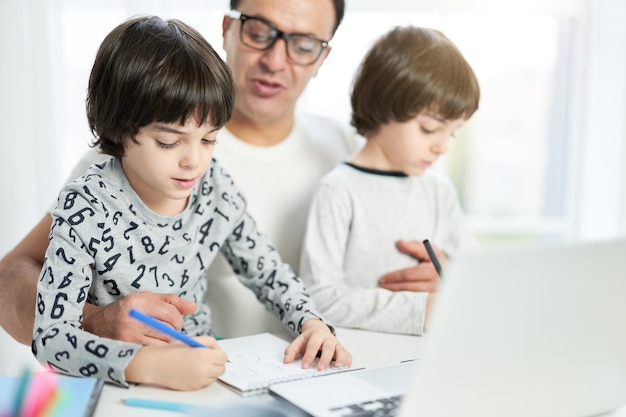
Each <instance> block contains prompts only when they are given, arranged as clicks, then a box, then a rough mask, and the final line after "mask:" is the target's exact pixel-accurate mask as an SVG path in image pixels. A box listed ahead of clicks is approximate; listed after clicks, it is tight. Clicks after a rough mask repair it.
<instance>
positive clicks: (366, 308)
mask: <svg viewBox="0 0 626 417" xmlns="http://www.w3.org/2000/svg"><path fill="white" fill-rule="evenodd" d="M399 239H403V240H419V241H421V240H423V239H429V240H430V241H431V242H432V243H433V244H435V245H437V246H438V247H439V248H440V249H441V250H442V251H443V252H444V253H445V254H446V255H447V256H448V257H453V256H454V255H455V254H456V253H457V252H458V251H459V250H461V249H465V248H470V247H472V246H475V245H476V240H475V238H474V236H473V234H472V233H471V231H470V230H469V228H468V226H467V224H466V222H465V220H464V214H463V211H462V209H461V206H460V203H459V200H458V197H457V193H456V189H455V187H454V185H453V183H452V182H451V181H450V180H449V179H448V178H447V177H445V176H443V175H441V174H439V173H437V172H435V171H433V170H428V171H426V173H424V174H423V175H421V176H407V175H405V174H402V173H394V172H383V171H376V170H369V169H363V168H359V167H355V166H353V165H348V164H341V165H339V166H337V167H336V168H335V169H334V170H333V171H331V172H330V173H328V174H327V175H326V176H324V178H322V180H321V181H320V184H319V187H318V189H317V191H316V194H315V196H314V198H313V203H312V206H311V211H310V213H309V219H308V223H307V231H306V235H305V239H304V246H303V252H302V259H301V261H300V276H301V277H302V279H304V280H305V283H306V285H307V288H308V289H309V291H310V293H311V296H312V297H313V299H314V300H315V303H316V305H317V306H318V307H319V308H320V311H321V312H322V314H324V316H325V317H327V318H328V319H329V320H331V321H333V323H334V324H336V325H338V326H344V327H354V328H363V329H369V330H375V331H384V332H393V333H408V334H417V335H420V334H422V333H423V331H424V316H425V308H426V298H427V293H418V292H409V291H389V290H386V289H383V288H379V287H378V286H377V285H378V279H379V278H380V277H381V276H382V275H384V274H386V273H388V272H391V271H395V270H398V269H401V268H405V267H410V266H415V265H416V264H417V261H416V260H415V259H414V258H412V257H410V256H408V255H405V254H402V253H401V252H399V251H398V250H397V248H396V246H395V244H396V241H397V240H399Z"/></svg>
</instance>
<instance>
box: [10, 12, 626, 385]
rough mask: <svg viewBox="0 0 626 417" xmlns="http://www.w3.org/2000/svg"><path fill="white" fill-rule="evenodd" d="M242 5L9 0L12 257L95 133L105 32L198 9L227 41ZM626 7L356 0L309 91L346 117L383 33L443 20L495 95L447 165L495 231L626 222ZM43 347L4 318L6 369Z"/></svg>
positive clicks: (575, 236) (498, 239) (500, 241)
mask: <svg viewBox="0 0 626 417" xmlns="http://www.w3.org/2000/svg"><path fill="white" fill-rule="evenodd" d="M228 5H229V2H228V1H227V0H219V1H218V0H185V1H182V2H180V1H174V0H90V1H83V0H0V53H1V56H2V60H1V61H0V92H1V94H0V143H1V145H2V146H1V151H0V175H1V178H2V180H1V181H0V187H1V188H0V195H2V204H1V205H0V233H1V239H0V256H3V255H4V254H5V253H6V252H7V251H8V250H10V248H12V247H13V245H15V244H16V243H17V242H18V241H19V240H20V239H21V238H22V237H23V236H24V234H26V232H27V231H28V230H30V228H31V227H32V226H33V225H34V224H35V223H36V222H37V221H38V220H39V219H40V218H41V216H42V215H43V214H44V212H45V211H46V210H48V209H50V208H51V207H52V205H53V203H54V202H55V198H56V195H57V192H58V189H59V187H60V186H61V185H62V184H63V183H64V181H65V180H66V179H67V176H68V175H69V172H70V170H71V168H72V167H73V166H74V164H75V163H76V162H77V161H78V159H79V158H80V157H81V155H82V154H83V153H84V152H85V151H86V150H87V148H88V143H89V141H90V140H91V134H90V132H89V129H88V126H87V122H86V118H85V111H84V102H85V90H86V86H87V80H88V77H89V71H90V69H91V65H92V62H93V59H94V56H95V53H96V50H97V48H98V46H99V44H100V42H101V41H102V39H103V38H104V36H105V35H106V34H107V33H108V32H109V31H110V30H111V29H112V28H113V27H115V26H116V25H117V24H119V23H120V22H121V21H123V20H125V19H126V18H128V17H130V16H133V15H136V14H156V15H159V16H161V17H164V18H178V19H181V20H183V21H185V22H186V23H189V24H191V25H192V26H194V27H195V28H196V29H198V30H199V31H200V32H201V33H202V34H203V35H204V36H205V37H206V38H207V39H208V40H209V42H210V43H211V44H212V45H213V46H214V47H215V49H216V50H218V51H219V52H222V51H221V46H222V40H221V22H222V16H223V14H224V12H225V11H226V10H227V9H228ZM625 18H626V2H624V1H623V0H417V1H416V0H386V1H384V2H381V1H375V0H347V10H346V15H345V19H344V21H343V23H342V25H341V26H340V28H339V30H338V32H337V34H336V36H335V38H334V39H333V40H332V41H331V45H332V46H333V50H332V52H331V54H330V55H329V57H328V59H327V60H326V62H325V63H324V65H323V67H322V69H321V70H320V73H319V75H318V77H317V78H316V79H315V80H313V82H311V83H310V85H309V87H308V89H307V91H306V92H305V94H304V96H303V98H302V100H301V103H300V106H302V107H303V108H305V109H306V110H308V111H311V112H315V113H319V114H324V115H328V116H330V117H334V118H337V119H340V120H343V121H348V120H349V115H350V107H349V92H350V87H351V83H352V77H353V75H354V73H355V71H356V68H357V66H358V64H359V62H360V60H361V58H362V57H363V55H364V54H365V51H366V50H367V49H368V48H369V46H370V45H371V43H372V42H373V41H374V40H375V39H376V38H377V37H378V36H379V35H380V34H382V33H383V32H385V31H387V30H388V29H389V28H391V27H393V26H396V25H404V24H413V25H419V26H429V27H433V28H436V29H440V30H442V31H443V32H444V33H445V34H446V35H447V36H448V37H449V38H450V39H451V40H452V41H453V42H454V43H456V44H457V46H458V47H459V48H460V49H461V51H462V52H463V53H464V55H465V57H466V58H467V60H468V61H469V63H470V64H471V65H472V67H473V68H474V70H475V72H476V74H477V76H478V79H479V82H480V85H481V92H482V96H481V104H480V109H479V110H478V112H477V113H476V114H475V115H474V117H473V118H472V119H471V120H470V121H469V122H468V123H467V124H466V125H465V127H464V128H463V129H462V131H461V132H460V133H459V134H458V135H457V137H456V139H454V142H453V145H452V148H451V150H450V152H449V153H448V155H447V156H446V157H445V158H444V159H443V160H441V161H440V162H439V163H438V165H437V166H436V167H435V169H439V170H442V171H445V172H447V173H448V174H449V175H450V176H451V177H452V178H453V179H454V181H455V183H456V185H457V188H458V191H459V194H460V197H461V202H462V205H463V207H464V209H465V211H466V213H467V215H468V217H469V219H470V222H471V224H472V226H473V228H474V230H475V232H476V234H477V236H478V237H479V239H480V241H481V242H482V243H483V245H484V246H486V247H491V246H504V245H517V244H529V243H530V244H544V243H546V244H548V243H562V242H572V241H583V240H598V239H612V238H616V237H623V236H624V235H626V169H625V168H624V166H625V164H624V163H623V162H624V161H626V26H624V25H623V24H622V22H623V21H624V19H625ZM0 291H2V288H0ZM0 308H2V307H1V306H0ZM30 356H31V354H30V351H29V349H28V348H27V347H24V346H21V345H17V344H16V343H15V342H13V341H12V340H11V339H10V338H9V337H8V336H7V335H6V334H4V333H3V332H2V330H1V329H0V374H12V373H17V372H19V370H20V368H19V367H17V365H19V364H22V363H25V362H29V363H30V361H33V360H32V358H31V357H30ZM16 357H17V358H18V359H19V360H16V359H15V358H16ZM33 363H34V362H33ZM33 366H34V365H33Z"/></svg>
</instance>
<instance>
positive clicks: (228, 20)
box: [222, 16, 232, 50]
mask: <svg viewBox="0 0 626 417" xmlns="http://www.w3.org/2000/svg"><path fill="white" fill-rule="evenodd" d="M231 22H232V20H231V18H230V17H228V16H224V19H222V48H223V49H224V50H226V32H228V28H230V23H231Z"/></svg>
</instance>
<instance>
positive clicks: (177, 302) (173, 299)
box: [83, 292, 196, 346]
mask: <svg viewBox="0 0 626 417" xmlns="http://www.w3.org/2000/svg"><path fill="white" fill-rule="evenodd" d="M131 308H134V309H137V310H139V311H141V312H142V313H145V314H148V315H150V316H152V317H154V318H156V319H158V320H161V321H163V322H165V323H167V324H169V325H171V326H172V327H173V328H175V329H176V330H180V329H182V327H183V317H182V316H183V315H184V314H191V313H193V312H194V311H196V303H194V302H193V301H188V300H184V299H182V298H180V297H178V296H176V295H174V294H156V293H152V292H142V293H137V294H130V295H128V296H127V297H125V298H123V299H121V300H119V301H116V302H114V303H111V304H109V305H107V306H104V307H96V306H94V305H91V304H86V305H85V309H84V311H83V327H84V328H85V330H87V331H88V332H91V333H94V334H97V335H98V336H102V337H107V338H109V339H116V340H123V341H126V342H133V343H140V344H142V345H157V346H158V345H166V344H167V343H168V342H170V341H171V339H172V338H171V337H170V336H167V335H165V334H163V333H161V332H159V331H157V330H154V329H152V328H151V327H148V326H146V325H145V324H143V323H141V322H139V321H137V320H135V319H134V318H132V317H130V316H129V315H128V311H129V310H130V309H131Z"/></svg>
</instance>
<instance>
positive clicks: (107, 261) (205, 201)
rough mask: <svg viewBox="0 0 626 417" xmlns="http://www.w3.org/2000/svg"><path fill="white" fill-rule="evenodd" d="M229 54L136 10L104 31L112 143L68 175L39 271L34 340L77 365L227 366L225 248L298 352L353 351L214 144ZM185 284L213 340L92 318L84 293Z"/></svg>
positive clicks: (95, 369) (92, 95)
mask: <svg viewBox="0 0 626 417" xmlns="http://www.w3.org/2000/svg"><path fill="white" fill-rule="evenodd" d="M234 100H235V88H234V84H233V80H232V76H231V73H230V70H229V68H228V66H227V65H226V64H225V63H224V62H223V61H222V60H221V59H220V57H219V56H218V54H217V53H216V52H215V51H214V50H213V48H212V47H211V46H210V45H209V44H208V43H207V42H206V40H204V38H203V37H202V36H201V35H200V34H199V33H198V32H197V31H195V30H194V29H192V28H191V27H189V26H187V25H185V24H184V23H182V22H180V21H177V20H167V21H165V20H162V19H160V18H158V17H152V16H147V17H137V18H133V19H130V20H128V21H126V22H124V23H122V24H121V25H119V26H118V27H117V28H115V29H114V30H113V31H112V32H111V33H110V34H109V35H108V36H107V37H106V38H105V40H104V41H103V43H102V45H101V47H100V49H99V51H98V54H97V56H96V60H95V63H94V66H93V69H92V72H91V76H90V80H89V88H88V95H87V115H88V120H89V125H90V127H91V129H92V131H93V133H94V135H95V137H96V140H95V145H96V146H97V147H98V148H99V149H100V150H101V151H102V152H104V153H106V154H108V155H110V156H112V158H110V159H108V160H107V161H105V162H103V163H101V164H97V165H92V166H91V167H90V168H89V169H88V170H87V172H86V173H85V174H84V175H83V176H82V177H80V178H78V179H77V180H75V181H73V182H71V183H70V184H68V185H67V186H65V187H64V188H63V190H62V191H61V193H60V195H59V200H58V201H59V202H58V205H57V207H56V208H55V210H54V211H53V213H52V218H53V224H52V229H51V232H50V243H49V246H48V250H47V252H46V258H45V261H44V266H43V269H42V272H41V276H40V279H39V284H38V294H37V307H36V312H35V330H34V336H33V353H34V354H35V355H36V356H37V358H38V359H39V361H41V362H42V363H46V364H48V365H50V366H51V367H53V368H55V369H57V370H59V371H61V372H63V373H67V374H71V375H77V376H80V375H82V376H96V377H99V378H104V379H106V380H107V381H110V382H114V383H117V384H120V385H127V383H128V382H129V381H132V382H140V383H150V384H157V385H161V386H165V387H169V388H172V389H181V390H188V389H197V388H200V387H203V386H205V385H207V384H209V383H211V382H213V381H215V379H216V378H217V377H218V376H219V375H221V374H222V373H223V372H224V364H225V361H226V355H225V354H224V352H223V351H222V350H221V349H220V348H219V346H218V345H217V344H216V342H215V339H213V338H212V337H209V335H211V333H212V332H211V329H210V320H209V309H208V306H206V305H205V304H203V303H202V300H203V298H204V294H205V292H206V278H205V273H206V269H207V268H208V266H209V265H210V264H211V263H212V262H213V260H214V259H215V256H216V255H217V253H218V252H221V253H222V254H224V256H225V257H226V258H227V259H228V261H229V262H230V264H231V266H232V268H233V269H234V270H235V271H236V272H237V273H238V274H239V275H240V276H241V281H242V282H243V283H244V284H245V285H246V286H248V287H249V288H250V289H251V290H252V291H253V292H254V293H255V295H256V296H257V298H258V299H259V301H261V302H262V303H264V304H265V305H267V306H269V308H270V309H271V311H272V312H273V313H274V314H275V315H276V316H277V317H279V318H280V319H281V321H282V323H283V324H284V325H285V327H287V329H288V330H290V331H291V333H292V334H293V335H298V336H297V337H296V340H295V341H294V342H293V343H292V344H291V346H290V350H291V351H292V353H293V355H291V356H287V355H286V356H285V361H291V360H293V359H294V357H295V353H301V354H303V355H304V356H303V366H308V365H309V364H310V363H311V362H312V361H313V359H314V358H315V355H316V354H317V353H318V352H320V351H321V357H320V360H319V363H318V367H326V366H328V364H330V362H331V360H333V359H334V361H335V362H334V363H335V364H337V365H349V364H350V361H351V359H350V356H349V354H348V353H347V352H346V351H345V350H344V349H343V347H342V346H341V345H340V344H339V343H338V342H337V340H336V338H335V337H334V336H333V335H332V333H331V330H330V328H329V327H328V326H327V325H326V324H324V323H323V322H322V321H321V320H320V319H319V317H320V315H319V314H318V313H317V311H316V308H315V306H314V305H313V303H312V302H311V300H310V298H309V295H308V294H307V292H306V289H305V288H304V286H303V285H302V283H301V281H300V279H299V278H298V277H297V276H296V275H295V274H294V273H293V272H292V271H291V269H290V267H289V266H288V265H286V264H284V263H283V262H282V260H281V258H280V256H279V255H278V253H277V252H276V250H275V249H274V248H273V245H272V243H271V242H270V241H269V240H268V239H267V238H266V237H265V236H264V235H262V234H261V233H260V232H259V231H258V230H257V228H256V225H255V222H254V220H253V219H252V218H251V217H250V216H249V214H248V212H247V209H246V207H247V204H246V200H245V198H244V197H243V195H242V193H241V192H240V191H239V189H238V188H237V187H236V186H235V185H234V183H233V181H232V179H231V177H230V176H229V175H228V173H227V172H226V171H224V169H223V168H222V167H221V166H220V165H219V164H218V163H217V161H216V160H215V159H213V158H212V156H213V149H214V146H215V143H216V138H217V135H218V131H219V129H220V128H222V126H224V124H225V123H226V121H227V120H228V119H229V118H230V116H231V114H232V111H233V107H234ZM145 291H149V292H154V293H170V294H176V295H177V296H178V297H180V298H181V299H184V300H187V302H188V303H189V304H190V305H192V306H195V303H197V304H198V308H197V310H195V311H193V312H192V313H191V314H188V315H186V316H185V317H184V326H183V332H185V333H186V334H188V335H191V336H198V337H199V338H198V339H199V341H200V342H201V343H203V344H205V345H206V346H208V347H210V348H211V349H195V348H191V347H188V346H186V345H182V344H180V343H176V342H174V343H170V344H167V345H156V346H142V345H140V344H136V343H130V342H124V341H118V340H112V339H107V338H103V337H98V336H96V335H94V334H92V333H89V332H87V331H85V330H83V328H82V318H83V307H84V304H85V303H86V302H90V303H92V304H94V305H107V304H109V303H113V302H115V301H118V300H120V299H122V298H124V297H126V296H128V295H130V294H134V293H139V292H145Z"/></svg>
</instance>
